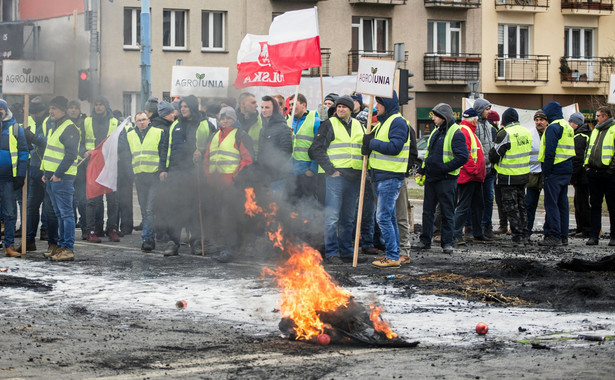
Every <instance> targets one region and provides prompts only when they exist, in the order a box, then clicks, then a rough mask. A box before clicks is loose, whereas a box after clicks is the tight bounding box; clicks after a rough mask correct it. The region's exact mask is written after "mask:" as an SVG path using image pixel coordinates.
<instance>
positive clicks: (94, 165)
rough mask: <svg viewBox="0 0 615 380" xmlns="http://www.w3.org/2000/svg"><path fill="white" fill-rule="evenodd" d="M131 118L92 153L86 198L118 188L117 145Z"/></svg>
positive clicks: (87, 177)
mask: <svg viewBox="0 0 615 380" xmlns="http://www.w3.org/2000/svg"><path fill="white" fill-rule="evenodd" d="M129 120H130V117H127V118H126V120H124V121H123V122H122V123H121V124H120V125H119V126H118V127H117V129H116V130H115V131H113V132H112V133H111V134H110V135H109V136H107V137H106V138H105V139H104V140H103V141H102V142H101V143H100V144H98V146H97V147H96V148H95V149H94V150H93V151H92V152H91V153H90V162H89V163H88V171H87V174H86V185H85V191H86V196H85V197H86V199H92V198H96V197H97V196H99V195H103V194H108V193H111V192H114V191H116V190H117V158H118V157H117V147H118V141H119V138H120V133H122V130H123V129H124V127H125V126H126V124H127V123H128V121H129Z"/></svg>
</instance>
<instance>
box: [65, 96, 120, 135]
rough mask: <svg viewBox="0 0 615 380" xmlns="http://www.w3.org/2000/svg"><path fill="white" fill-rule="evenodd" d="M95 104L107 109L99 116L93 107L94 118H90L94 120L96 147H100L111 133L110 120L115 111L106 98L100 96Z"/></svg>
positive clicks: (93, 129) (93, 128)
mask: <svg viewBox="0 0 615 380" xmlns="http://www.w3.org/2000/svg"><path fill="white" fill-rule="evenodd" d="M95 103H102V104H104V105H105V109H106V112H105V113H103V114H97V113H94V106H92V114H91V115H92V116H90V118H91V119H92V131H93V132H94V138H95V139H96V142H95V143H94V146H98V144H100V143H101V142H102V141H103V140H104V139H106V138H107V135H108V133H109V120H111V118H113V111H112V110H111V107H110V106H109V101H108V100H107V98H105V97H104V96H99V97H98V98H96V99H95V100H94V103H92V104H95ZM118 124H119V123H118ZM58 125H59V124H58ZM84 140H85V134H84Z"/></svg>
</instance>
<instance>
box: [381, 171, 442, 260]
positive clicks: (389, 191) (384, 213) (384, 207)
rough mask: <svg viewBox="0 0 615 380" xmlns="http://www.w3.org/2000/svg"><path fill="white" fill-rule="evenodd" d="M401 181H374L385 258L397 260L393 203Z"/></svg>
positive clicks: (392, 179) (395, 220)
mask: <svg viewBox="0 0 615 380" xmlns="http://www.w3.org/2000/svg"><path fill="white" fill-rule="evenodd" d="M403 181H404V180H403V179H397V178H391V179H387V180H384V181H378V182H374V188H375V190H376V197H377V200H376V222H377V223H378V227H379V228H380V233H381V234H382V238H383V240H384V246H385V247H386V251H385V252H386V258H387V259H391V260H399V252H400V251H399V228H398V227H397V215H396V214H395V203H396V202H397V197H399V191H400V190H401V186H402V184H403ZM432 224H433V223H432Z"/></svg>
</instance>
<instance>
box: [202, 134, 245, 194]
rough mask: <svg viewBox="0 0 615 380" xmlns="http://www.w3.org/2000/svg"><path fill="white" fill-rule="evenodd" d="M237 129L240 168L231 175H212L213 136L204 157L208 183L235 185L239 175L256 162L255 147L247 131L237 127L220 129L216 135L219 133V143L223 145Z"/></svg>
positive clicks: (236, 137) (236, 145) (236, 139)
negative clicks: (211, 149)
mask: <svg viewBox="0 0 615 380" xmlns="http://www.w3.org/2000/svg"><path fill="white" fill-rule="evenodd" d="M235 129H237V133H236V134H235V144H234V147H235V149H237V150H238V151H239V154H240V156H241V160H240V162H239V166H237V169H236V170H235V172H233V173H230V174H225V173H210V171H209V158H210V148H211V144H212V143H213V141H212V140H213V135H212V139H210V140H209V143H208V144H207V150H206V151H205V154H204V155H203V170H204V171H205V177H206V178H207V180H208V181H211V182H217V183H221V184H225V185H227V186H231V185H233V182H234V181H235V179H236V178H237V176H238V175H239V173H240V172H241V171H242V170H244V169H245V168H246V167H247V166H249V165H251V164H252V162H254V147H253V146H252V138H251V137H250V136H249V135H248V133H247V132H246V131H244V130H243V129H241V128H237V127H236V126H230V127H220V129H218V131H217V132H216V133H219V134H220V136H219V140H218V142H219V143H220V144H221V143H222V142H223V141H224V139H225V138H226V137H227V136H228V135H229V134H230V133H231V132H232V131H233V130H235Z"/></svg>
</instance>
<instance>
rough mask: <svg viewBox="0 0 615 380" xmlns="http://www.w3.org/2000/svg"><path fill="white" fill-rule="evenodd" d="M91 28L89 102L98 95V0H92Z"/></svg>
mask: <svg viewBox="0 0 615 380" xmlns="http://www.w3.org/2000/svg"><path fill="white" fill-rule="evenodd" d="M91 11H92V12H91V17H92V18H91V20H90V25H91V28H92V29H91V30H90V90H91V91H90V94H91V99H89V100H90V102H93V101H94V98H96V97H97V96H98V95H100V94H99V93H98V92H99V88H98V82H99V77H100V75H99V72H98V12H99V11H100V9H99V7H98V0H92V9H91Z"/></svg>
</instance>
